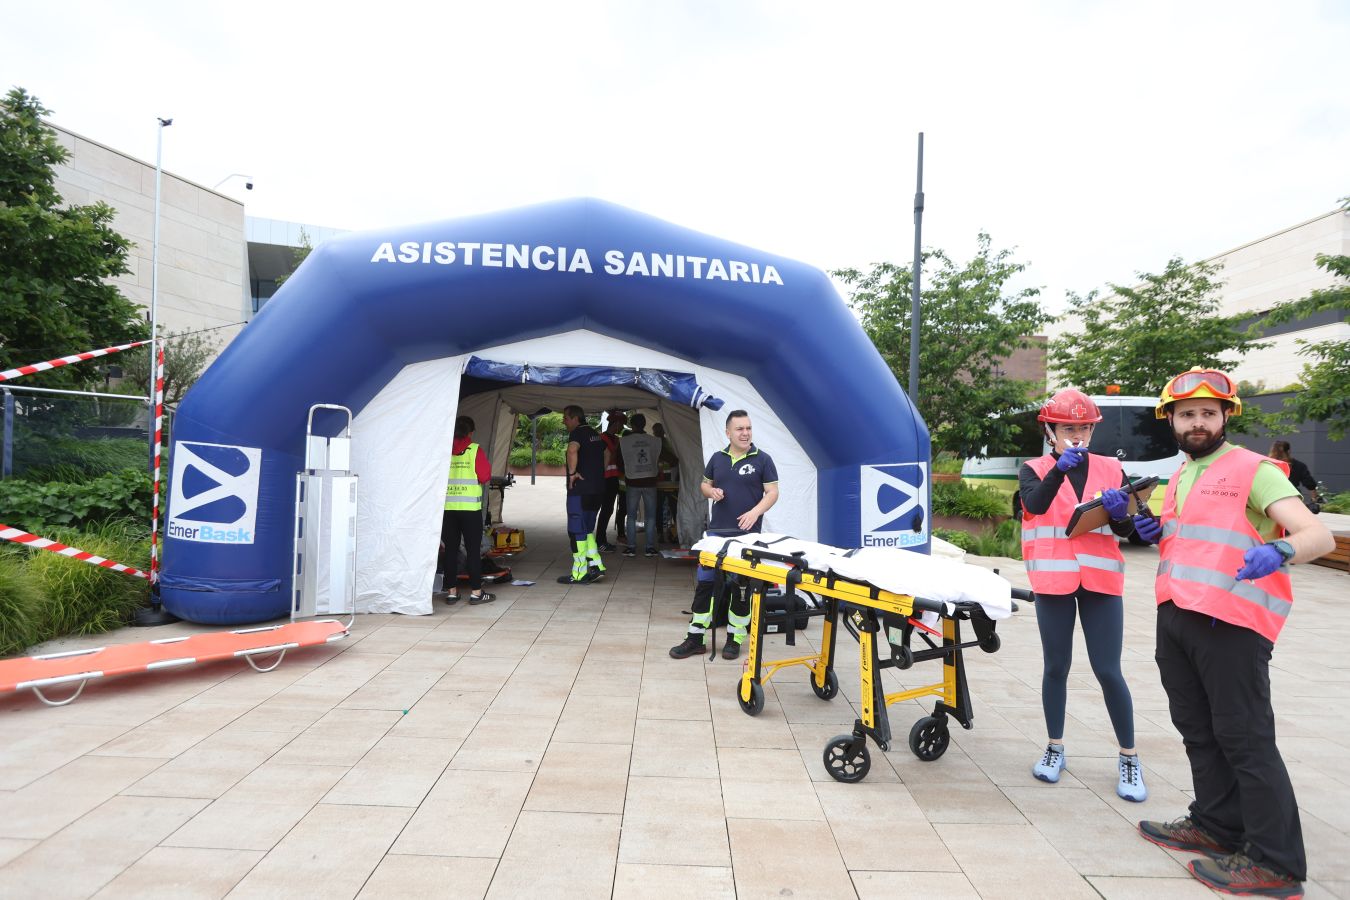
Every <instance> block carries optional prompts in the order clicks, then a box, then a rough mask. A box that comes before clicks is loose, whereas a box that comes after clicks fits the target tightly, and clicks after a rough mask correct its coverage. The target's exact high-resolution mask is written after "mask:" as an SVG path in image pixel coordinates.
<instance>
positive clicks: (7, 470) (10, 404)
mask: <svg viewBox="0 0 1350 900" xmlns="http://www.w3.org/2000/svg"><path fill="white" fill-rule="evenodd" d="M0 391H2V392H3V393H4V395H5V438H4V449H3V451H0V478H9V477H10V476H11V475H13V474H14V395H13V394H11V393H10V391H9V388H0Z"/></svg>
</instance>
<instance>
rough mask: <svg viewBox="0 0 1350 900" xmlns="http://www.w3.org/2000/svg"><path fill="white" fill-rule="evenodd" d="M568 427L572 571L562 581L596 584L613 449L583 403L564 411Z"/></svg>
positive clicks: (601, 571)
mask: <svg viewBox="0 0 1350 900" xmlns="http://www.w3.org/2000/svg"><path fill="white" fill-rule="evenodd" d="M563 425H564V426H566V428H567V539H568V541H570V542H571V545H572V571H571V572H570V573H568V574H567V575H560V576H559V577H558V583H559V584H592V583H593V582H596V581H599V580H600V578H601V577H602V576H603V575H604V573H605V565H604V563H602V562H601V561H600V551H599V549H597V547H596V544H595V518H596V515H597V513H599V511H600V503H601V501H602V500H603V499H604V496H605V465H606V463H607V462H608V459H607V458H608V456H609V451H608V450H606V449H605V444H604V441H602V440H601V439H600V435H598V434H596V431H595V429H594V428H592V427H591V426H589V425H587V424H586V413H585V411H584V410H582V408H581V407H580V406H576V405H573V406H569V407H567V408H566V409H564V410H563Z"/></svg>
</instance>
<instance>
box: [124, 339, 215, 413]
mask: <svg viewBox="0 0 1350 900" xmlns="http://www.w3.org/2000/svg"><path fill="white" fill-rule="evenodd" d="M160 341H161V342H162V343H163V344H164V405H165V406H177V405H178V401H180V400H182V399H183V395H184V394H186V393H187V392H188V388H190V387H192V384H193V382H195V381H196V380H197V379H198V378H199V377H201V374H202V370H204V369H205V368H206V364H207V363H208V362H210V361H211V359H212V357H214V356H215V355H216V351H217V350H219V349H220V347H219V345H218V344H217V343H216V341H215V340H214V339H213V338H212V337H210V333H209V332H202V331H185V332H173V333H170V334H166V335H161V336H160ZM122 356H123V359H122V362H121V366H122V371H123V372H125V373H126V376H127V378H128V379H130V381H131V383H132V384H134V385H136V387H137V389H139V391H140V393H141V396H147V392H148V391H149V389H150V348H149V347H137V348H136V349H135V350H128V351H126V352H125V353H123V354H122Z"/></svg>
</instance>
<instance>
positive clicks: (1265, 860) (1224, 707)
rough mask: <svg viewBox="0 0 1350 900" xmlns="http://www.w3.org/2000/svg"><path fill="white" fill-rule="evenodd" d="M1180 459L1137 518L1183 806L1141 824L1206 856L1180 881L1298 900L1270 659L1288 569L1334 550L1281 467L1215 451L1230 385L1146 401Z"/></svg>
mask: <svg viewBox="0 0 1350 900" xmlns="http://www.w3.org/2000/svg"><path fill="white" fill-rule="evenodd" d="M1156 415H1157V417H1158V418H1159V419H1162V418H1166V419H1167V421H1168V423H1169V424H1170V425H1171V427H1172V433H1173V435H1174V436H1175V437H1176V440H1177V443H1178V444H1179V445H1180V446H1181V449H1182V451H1183V452H1184V453H1185V454H1186V460H1185V461H1184V462H1183V463H1182V464H1181V468H1180V469H1178V470H1177V472H1176V474H1175V475H1173V476H1172V479H1171V481H1169V482H1168V484H1167V494H1166V497H1165V498H1164V500H1163V510H1162V518H1161V521H1159V520H1157V519H1154V518H1152V517H1149V516H1146V515H1136V516H1135V528H1136V530H1137V531H1138V533H1139V536H1140V537H1142V538H1144V539H1145V540H1147V541H1150V542H1157V543H1159V549H1160V553H1159V555H1160V557H1161V559H1160V561H1159V564H1158V574H1157V577H1156V579H1155V582H1154V596H1155V599H1156V600H1157V602H1158V623H1157V624H1158V629H1157V649H1156V652H1155V658H1156V659H1157V662H1158V671H1159V673H1160V674H1161V676H1162V684H1163V688H1164V689H1165V690H1166V691H1167V700H1168V705H1169V707H1170V710H1171V714H1172V724H1173V725H1175V726H1176V728H1177V731H1179V732H1181V738H1182V741H1183V742H1184V743H1185V745H1186V755H1187V757H1188V758H1189V759H1190V763H1191V779H1192V783H1193V787H1194V789H1195V800H1194V801H1193V802H1192V803H1191V805H1190V810H1189V814H1188V815H1186V816H1183V817H1182V818H1180V819H1176V820H1174V821H1171V822H1151V821H1144V822H1140V823H1139V833H1140V834H1142V835H1143V836H1144V837H1145V838H1147V839H1148V840H1150V841H1152V842H1153V843H1155V844H1159V845H1161V846H1164V847H1170V848H1172V849H1174V850H1182V851H1190V852H1196V853H1203V854H1205V858H1202V859H1197V860H1193V861H1192V862H1191V864H1190V870H1191V874H1193V875H1194V876H1195V877H1196V878H1197V879H1199V880H1200V881H1201V882H1203V883H1204V884H1206V885H1208V886H1209V887H1211V888H1213V889H1215V890H1218V891H1223V892H1225V893H1230V894H1252V895H1259V896H1264V897H1302V896H1303V886H1302V884H1301V882H1303V881H1304V880H1305V879H1306V878H1307V859H1306V857H1305V855H1304V849H1303V832H1302V828H1301V825H1300V823H1299V815H1298V805H1297V801H1296V800H1295V798H1294V788H1293V785H1292V784H1290V781H1289V773H1288V771H1287V770H1286V769H1285V766H1284V760H1283V759H1282V758H1281V757H1280V751H1279V748H1277V747H1276V746H1275V713H1274V710H1273V709H1272V708H1271V702H1270V671H1269V667H1270V657H1271V652H1272V651H1273V650H1274V648H1275V640H1276V639H1277V638H1278V637H1279V635H1280V629H1281V628H1282V627H1283V626H1284V623H1285V620H1286V619H1287V618H1288V616H1289V613H1290V611H1291V608H1292V605H1293V600H1294V594H1293V587H1292V584H1291V582H1290V579H1289V568H1288V567H1289V565H1290V564H1291V563H1296V562H1306V561H1308V560H1312V559H1316V558H1317V557H1319V556H1322V555H1323V554H1325V553H1327V552H1329V551H1330V550H1331V549H1332V547H1333V546H1334V545H1335V541H1334V540H1333V538H1332V536H1331V533H1330V532H1329V531H1328V530H1327V529H1326V526H1324V525H1322V524H1321V523H1320V522H1318V521H1317V519H1316V517H1314V516H1313V514H1312V513H1311V512H1309V511H1308V509H1307V507H1305V506H1304V505H1303V503H1302V501H1301V500H1300V498H1299V495H1298V491H1297V490H1296V489H1295V488H1294V486H1293V485H1292V484H1290V483H1289V479H1288V478H1287V477H1286V475H1287V474H1288V467H1287V466H1286V465H1285V464H1284V463H1281V462H1278V461H1276V460H1273V459H1270V458H1268V457H1265V456H1262V455H1261V454H1259V453H1256V452H1253V451H1251V450H1248V449H1246V448H1244V447H1239V446H1235V445H1233V444H1230V443H1228V442H1227V438H1226V427H1227V424H1228V419H1229V417H1230V416H1239V415H1242V400H1241V398H1240V397H1238V392H1237V385H1235V384H1234V383H1233V380H1232V378H1230V377H1229V376H1228V375H1226V374H1225V373H1223V372H1220V371H1217V370H1215V369H1203V368H1199V367H1197V368H1194V369H1191V370H1190V371H1188V372H1183V373H1181V374H1180V375H1177V376H1176V377H1175V378H1173V379H1171V380H1170V381H1169V382H1168V383H1167V386H1166V387H1164V388H1163V391H1162V394H1161V396H1160V397H1159V399H1158V405H1157V409H1156Z"/></svg>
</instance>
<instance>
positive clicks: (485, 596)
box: [469, 591, 497, 606]
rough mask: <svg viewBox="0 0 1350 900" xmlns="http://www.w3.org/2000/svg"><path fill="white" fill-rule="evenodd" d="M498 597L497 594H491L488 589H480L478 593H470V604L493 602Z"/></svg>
mask: <svg viewBox="0 0 1350 900" xmlns="http://www.w3.org/2000/svg"><path fill="white" fill-rule="evenodd" d="M496 599H497V595H496V594H489V593H488V592H487V591H479V592H478V593H477V594H470V595H469V605H470V606H477V605H478V604H480V603H491V602H492V601H493V600H496Z"/></svg>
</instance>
